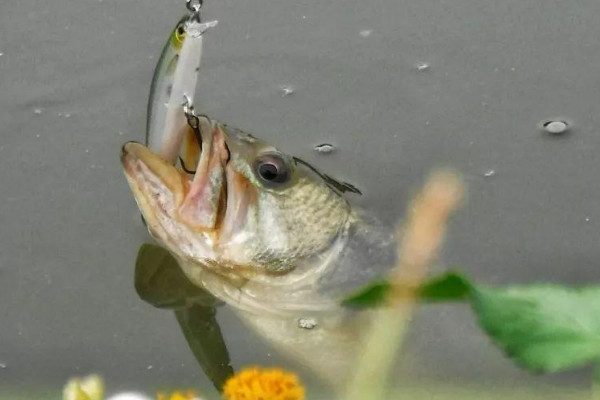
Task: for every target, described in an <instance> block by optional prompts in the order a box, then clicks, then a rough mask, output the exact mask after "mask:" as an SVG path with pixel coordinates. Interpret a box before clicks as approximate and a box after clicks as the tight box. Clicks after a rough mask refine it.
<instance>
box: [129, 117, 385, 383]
mask: <svg viewBox="0 0 600 400" xmlns="http://www.w3.org/2000/svg"><path fill="white" fill-rule="evenodd" d="M198 131H199V132H198V134H199V135H200V139H201V141H202V146H201V150H200V157H199V161H198V164H197V167H196V170H195V174H194V175H193V176H192V175H190V174H189V173H187V172H185V171H182V170H181V168H179V167H177V166H176V165H173V164H171V163H169V162H168V161H167V160H165V159H164V158H162V157H161V156H160V155H158V154H156V153H155V152H153V151H152V150H151V149H149V148H148V147H146V146H144V145H142V144H140V143H136V142H128V143H126V144H125V145H124V146H123V148H122V152H121V162H122V165H123V170H124V173H125V176H126V178H127V181H128V183H129V186H130V189H131V191H132V193H133V195H134V197H135V200H136V202H137V204H138V206H139V209H140V211H141V213H142V214H143V216H144V218H145V220H146V223H147V227H148V230H149V232H150V234H151V235H152V236H153V237H154V238H155V239H156V240H157V241H158V242H159V243H160V244H161V245H162V246H164V247H165V248H166V249H167V250H168V251H169V252H170V253H171V254H172V255H173V257H174V258H175V259H176V260H177V261H178V263H179V265H180V267H181V269H182V271H183V272H184V274H185V275H186V276H187V278H188V279H189V280H190V281H191V282H192V283H193V284H195V285H197V286H198V287H202V288H204V289H206V290H207V291H208V292H210V293H211V294H212V295H213V296H215V297H216V298H217V299H219V300H221V301H223V302H225V303H227V304H228V305H229V306H231V308H232V309H233V310H234V311H235V312H236V313H237V314H238V315H239V316H240V318H241V319H242V320H243V321H244V322H245V323H246V324H248V325H249V326H250V327H251V328H252V329H254V330H255V331H256V332H258V333H259V334H260V335H261V336H262V337H264V338H265V339H266V340H267V341H268V342H269V343H270V344H272V345H273V346H274V347H276V348H277V349H279V350H280V351H281V352H282V353H283V354H287V355H288V356H290V357H291V358H294V359H297V360H299V361H301V362H302V363H303V364H306V365H308V366H310V367H311V368H312V369H313V370H314V371H315V372H316V373H317V375H318V376H320V377H322V378H323V379H325V380H326V381H327V382H329V383H331V384H332V385H334V387H336V385H338V386H339V385H340V384H341V383H342V382H344V381H345V379H347V377H348V374H349V373H350V371H351V366H352V360H353V359H354V357H355V356H356V354H357V351H358V348H357V346H358V344H359V343H360V337H361V335H362V331H363V328H364V327H365V326H368V321H369V320H370V318H371V314H372V312H371V311H365V310H363V311H357V310H351V309H348V308H346V307H344V306H343V305H342V303H341V300H342V299H343V298H344V297H345V296H347V295H348V294H349V293H352V292H354V291H355V290H356V289H358V288H361V287H363V286H364V285H365V284H367V283H369V282H371V281H373V280H376V279H379V278H381V277H384V276H386V274H387V273H389V271H390V269H391V268H392V267H393V266H394V264H395V261H396V257H397V255H396V251H397V250H396V247H397V246H396V243H397V242H396V238H395V232H394V230H393V229H391V227H390V228H387V227H385V225H384V224H382V223H380V222H379V221H378V220H376V219H375V218H373V217H371V216H370V215H369V214H368V213H366V212H364V211H362V210H360V209H358V208H357V207H355V206H353V205H352V204H351V202H350V201H349V199H348V197H347V195H348V193H358V192H359V191H358V189H357V188H356V187H355V186H353V185H350V184H348V183H345V182H342V181H339V180H337V179H334V178H333V177H331V176H330V175H328V174H325V173H322V172H321V171H320V170H319V169H318V168H316V167H314V166H312V165H310V164H309V163H308V162H305V161H303V160H301V159H299V158H297V157H294V156H292V155H288V154H287V153H284V152H282V151H280V150H279V149H277V148H276V147H274V146H273V145H271V144H269V143H267V142H265V141H263V140H260V139H259V138H257V137H256V136H254V135H252V134H250V133H247V132H245V131H242V130H240V129H237V128H233V127H230V126H228V125H227V124H224V123H221V122H219V121H217V120H213V119H211V118H209V117H206V116H200V117H198Z"/></svg>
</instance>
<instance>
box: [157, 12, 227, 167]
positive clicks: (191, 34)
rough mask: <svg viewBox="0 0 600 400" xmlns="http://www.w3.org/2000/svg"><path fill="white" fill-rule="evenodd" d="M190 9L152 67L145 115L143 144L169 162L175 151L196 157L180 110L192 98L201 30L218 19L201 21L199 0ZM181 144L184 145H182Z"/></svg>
mask: <svg viewBox="0 0 600 400" xmlns="http://www.w3.org/2000/svg"><path fill="white" fill-rule="evenodd" d="M187 4H188V10H190V13H189V14H188V15H186V16H184V17H183V18H181V19H180V20H179V22H178V23H177V25H176V26H175V29H173V31H172V32H171V34H170V35H169V39H168V40H167V43H166V44H165V46H164V48H163V51H162V53H161V56H160V58H159V60H158V63H157V65H156V67H155V70H154V76H153V78H152V85H151V89H150V96H149V98H148V111H147V113H148V115H147V122H146V145H147V146H148V147H149V148H150V149H152V150H153V151H154V152H156V153H157V154H159V155H160V156H161V157H163V158H164V159H165V160H167V161H168V162H169V163H171V164H175V163H176V161H177V158H178V155H180V154H181V156H180V157H181V158H182V159H183V160H185V161H186V162H187V163H189V164H190V165H191V164H193V163H194V160H197V159H198V157H199V149H198V145H197V144H195V140H196V138H195V136H194V134H193V132H191V131H190V130H189V127H188V124H187V119H186V117H185V115H184V112H183V107H182V105H183V104H187V105H188V106H189V105H190V104H191V102H192V101H193V99H194V95H195V92H196V84H197V81H198V73H199V70H200V62H201V59H202V45H203V43H202V41H203V38H202V36H203V34H204V32H206V30H208V29H209V28H211V27H214V26H216V25H217V23H218V21H210V22H205V23H203V22H201V19H200V12H199V11H200V3H197V4H195V5H192V2H191V0H188V1H187ZM182 144H183V146H182Z"/></svg>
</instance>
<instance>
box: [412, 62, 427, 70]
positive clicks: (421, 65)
mask: <svg viewBox="0 0 600 400" xmlns="http://www.w3.org/2000/svg"><path fill="white" fill-rule="evenodd" d="M415 68H417V71H427V70H428V69H429V68H431V64H429V63H427V62H420V63H418V64H417V65H416V66H415Z"/></svg>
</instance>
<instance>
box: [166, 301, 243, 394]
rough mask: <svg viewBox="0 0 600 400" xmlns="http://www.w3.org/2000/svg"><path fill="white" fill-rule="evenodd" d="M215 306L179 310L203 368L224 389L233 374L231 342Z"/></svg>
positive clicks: (184, 331)
mask: <svg viewBox="0 0 600 400" xmlns="http://www.w3.org/2000/svg"><path fill="white" fill-rule="evenodd" d="M215 315H216V310H215V308H214V307H204V306H200V305H195V306H192V307H190V308H185V309H180V310H176V311H175V316H176V317H177V322H179V326H180V327H181V331H182V332H183V335H184V336H185V339H186V340H187V342H188V345H189V346H190V349H191V350H192V353H194V357H196V360H197V361H198V363H199V364H200V366H201V367H202V370H203V371H204V373H205V374H206V376H208V378H209V379H210V380H211V382H212V383H213V385H214V386H215V388H216V389H217V390H218V391H219V392H221V391H222V390H223V385H225V381H226V380H227V378H229V377H230V376H232V375H233V372H234V371H233V368H232V367H231V361H230V359H229V353H228V351H227V345H226V344H225V340H224V339H223V335H222V333H221V328H220V327H219V323H218V322H217V319H216V317H215Z"/></svg>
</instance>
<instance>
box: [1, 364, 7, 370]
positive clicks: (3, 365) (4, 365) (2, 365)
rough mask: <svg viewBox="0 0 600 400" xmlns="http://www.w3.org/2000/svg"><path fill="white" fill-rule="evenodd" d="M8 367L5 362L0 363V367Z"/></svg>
mask: <svg viewBox="0 0 600 400" xmlns="http://www.w3.org/2000/svg"><path fill="white" fill-rule="evenodd" d="M7 367H8V365H6V364H5V363H0V369H6V368H7Z"/></svg>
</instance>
